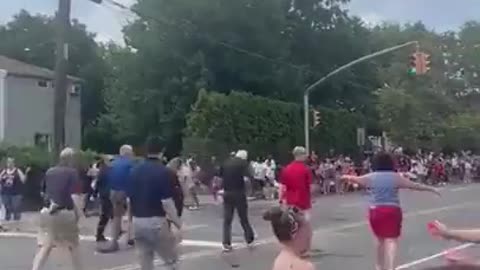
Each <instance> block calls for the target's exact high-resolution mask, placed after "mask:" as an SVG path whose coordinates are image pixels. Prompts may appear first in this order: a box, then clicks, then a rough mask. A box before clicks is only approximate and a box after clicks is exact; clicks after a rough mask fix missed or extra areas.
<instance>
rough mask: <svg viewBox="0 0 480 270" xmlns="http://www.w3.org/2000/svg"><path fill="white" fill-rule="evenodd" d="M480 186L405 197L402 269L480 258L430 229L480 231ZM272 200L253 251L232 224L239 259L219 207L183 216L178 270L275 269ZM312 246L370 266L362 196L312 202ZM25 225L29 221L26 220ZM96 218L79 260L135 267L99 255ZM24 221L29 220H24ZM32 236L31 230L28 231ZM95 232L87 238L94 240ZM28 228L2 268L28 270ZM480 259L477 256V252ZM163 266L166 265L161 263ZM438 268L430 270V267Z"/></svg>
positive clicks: (108, 267) (14, 238) (56, 263)
mask: <svg viewBox="0 0 480 270" xmlns="http://www.w3.org/2000/svg"><path fill="white" fill-rule="evenodd" d="M479 195H480V185H477V184H475V185H470V186H450V187H446V188H444V189H443V197H442V198H438V197H435V196H433V195H430V194H426V193H418V192H408V191H405V192H403V193H402V202H403V206H404V211H405V213H404V228H403V238H402V241H401V248H400V254H399V258H398V262H399V269H435V268H434V267H440V266H443V265H445V261H444V259H443V256H442V252H443V251H444V250H445V249H447V248H450V247H457V246H458V248H459V249H462V252H467V253H469V254H472V255H473V256H477V257H480V247H476V246H473V245H462V244H461V243H454V242H450V243H449V242H445V241H439V240H435V239H432V238H431V237H430V236H429V235H428V234H427V233H426V230H425V227H426V226H425V224H426V223H427V222H428V221H430V220H432V219H439V220H442V221H445V222H446V223H448V224H452V225H456V226H471V225H473V226H475V225H477V226H480V225H479V224H480V215H478V212H479V211H480V204H479V203H480V196H479ZM272 204H274V203H273V202H252V203H251V205H250V216H251V220H252V223H253V226H254V227H255V230H256V233H257V234H258V237H259V245H258V246H257V247H256V248H255V249H254V250H253V251H251V250H248V249H245V248H243V244H242V231H241V229H240V226H239V225H238V224H235V225H234V241H235V242H237V245H238V247H237V249H236V251H235V253H234V254H235V257H234V258H232V256H231V257H230V258H222V256H221V255H220V254H221V253H220V247H221V244H220V241H219V240H220V236H221V223H222V221H221V206H217V205H213V204H208V205H206V206H204V208H203V209H202V210H201V211H196V212H189V211H187V213H186V218H185V223H186V224H188V226H187V229H186V230H187V231H186V234H185V239H186V241H184V246H183V247H182V252H183V261H182V265H181V269H187V270H194V269H195V270H196V269H209V270H217V269H218V270H223V269H228V268H230V265H229V264H228V263H227V261H228V262H230V261H231V260H233V259H235V260H236V261H238V262H240V269H270V268H271V264H272V261H273V259H274V257H275V255H276V253H277V252H278V244H277V243H276V241H275V239H274V238H272V233H271V230H270V227H269V224H268V223H266V222H264V221H263V220H262V219H261V214H262V212H263V211H264V209H266V208H268V206H269V205H272ZM312 216H313V222H314V228H315V235H314V241H313V242H314V245H315V247H316V248H319V249H321V250H323V253H322V254H321V255H320V256H317V257H314V258H312V261H313V262H314V263H315V265H316V266H317V269H327V270H328V269H373V252H372V250H373V241H372V238H371V235H370V232H369V230H368V226H367V224H366V222H365V221H366V220H365V198H363V197H362V195H361V194H350V195H346V196H331V197H323V198H318V199H317V200H316V203H315V205H314V211H313V215H312ZM26 219H27V220H28V216H27V218H26ZM95 222H96V218H89V219H88V220H87V221H84V222H83V225H82V234H84V235H86V236H85V237H84V238H83V239H84V240H83V241H82V243H81V245H82V246H81V247H82V256H83V258H84V261H85V264H86V267H85V269H87V270H97V269H98V270H134V269H138V268H137V267H136V265H135V254H134V251H133V250H131V249H130V250H129V249H127V248H123V249H122V250H121V251H120V252H118V253H115V254H108V255H107V254H96V253H95V252H94V250H95V243H94V242H93V241H92V240H93V239H92V237H91V233H92V228H93V225H94V223H95ZM25 223H28V221H26V222H25ZM29 231H30V232H29ZM89 235H90V236H89ZM33 236H34V234H33V233H32V232H31V230H29V228H28V226H27V225H26V226H25V228H24V227H22V231H21V232H19V233H10V234H9V233H4V234H0V238H1V239H0V269H2V270H27V269H29V268H30V264H31V260H32V258H33V255H34V252H35V248H36V242H35V239H34V238H33ZM477 254H478V255H477ZM158 265H159V266H158V269H164V268H162V267H161V262H158ZM432 267H433V268H432ZM47 269H49V270H67V269H70V267H69V264H68V262H67V261H66V259H65V256H64V254H59V253H58V252H54V253H53V254H52V257H51V259H50V260H49V265H48V268H47Z"/></svg>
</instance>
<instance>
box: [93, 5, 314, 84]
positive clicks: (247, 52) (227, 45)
mask: <svg viewBox="0 0 480 270" xmlns="http://www.w3.org/2000/svg"><path fill="white" fill-rule="evenodd" d="M90 1H93V2H95V3H97V4H101V3H102V2H108V3H110V4H112V5H114V6H116V7H118V8H120V9H123V10H127V11H130V12H132V13H133V14H135V15H137V16H138V17H139V18H141V19H144V20H145V19H148V20H152V21H155V22H157V23H159V24H163V25H167V26H169V27H172V28H176V29H180V30H183V29H181V27H180V26H178V25H176V24H175V23H171V22H168V21H166V20H164V19H160V18H157V17H153V16H150V15H148V14H142V13H141V12H140V11H138V10H136V9H134V8H131V7H128V6H126V5H124V4H122V3H119V2H117V1H115V0H90ZM185 22H186V23H188V24H192V23H191V22H189V21H185ZM195 35H197V36H199V37H202V38H204V39H207V40H208V41H210V42H212V43H214V44H217V45H220V46H222V47H224V48H227V49H230V50H233V51H236V52H237V53H241V54H245V55H249V56H251V57H255V58H258V59H262V60H265V61H268V62H271V63H275V64H280V65H285V66H288V67H290V68H293V69H295V70H298V71H303V72H307V73H311V74H317V75H318V72H314V71H312V70H310V69H308V68H307V67H304V66H299V65H295V64H293V63H289V62H286V61H282V60H278V59H273V58H270V57H268V56H265V55H263V54H260V53H257V52H254V51H251V50H248V49H244V48H240V47H238V46H235V45H233V44H230V43H228V42H225V41H221V40H216V39H214V38H212V37H210V36H207V35H202V34H200V33H195Z"/></svg>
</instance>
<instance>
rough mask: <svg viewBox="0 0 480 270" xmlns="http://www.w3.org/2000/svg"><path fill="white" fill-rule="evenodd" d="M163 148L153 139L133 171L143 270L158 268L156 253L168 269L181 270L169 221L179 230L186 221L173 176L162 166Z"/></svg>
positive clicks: (131, 187)
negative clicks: (179, 207)
mask: <svg viewBox="0 0 480 270" xmlns="http://www.w3.org/2000/svg"><path fill="white" fill-rule="evenodd" d="M162 149H163V147H162V145H161V141H160V139H158V138H150V139H149V140H148V141H147V143H146V150H147V156H146V158H145V160H144V161H142V162H141V163H140V164H139V165H138V166H136V167H135V168H134V169H133V170H132V173H131V175H130V180H129V182H128V189H127V194H128V197H129V199H130V207H131V211H132V216H133V230H134V237H135V248H136V249H137V251H138V255H139V256H138V258H139V264H140V269H141V270H153V269H154V264H153V261H154V254H155V253H156V254H157V255H158V256H159V257H160V258H161V259H162V260H163V261H164V262H165V265H166V266H167V267H168V269H177V261H178V253H177V241H176V238H175V236H174V235H173V234H172V231H171V230H170V226H169V221H170V222H171V223H173V225H174V226H175V227H176V228H177V230H178V231H180V230H181V228H182V222H181V219H180V217H179V216H178V215H177V211H176V208H175V203H174V201H173V194H174V193H173V192H174V191H173V187H172V181H173V179H172V174H171V173H170V172H169V170H168V168H166V167H165V166H164V165H163V163H162V159H161V157H162V156H161V151H162Z"/></svg>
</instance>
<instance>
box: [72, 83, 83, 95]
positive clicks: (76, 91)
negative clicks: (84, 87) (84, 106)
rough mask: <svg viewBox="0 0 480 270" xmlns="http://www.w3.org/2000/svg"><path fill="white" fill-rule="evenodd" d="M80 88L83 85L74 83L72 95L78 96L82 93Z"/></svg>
mask: <svg viewBox="0 0 480 270" xmlns="http://www.w3.org/2000/svg"><path fill="white" fill-rule="evenodd" d="M80 90H81V87H80V85H78V84H75V85H72V88H71V89H70V95H71V96H78V95H80Z"/></svg>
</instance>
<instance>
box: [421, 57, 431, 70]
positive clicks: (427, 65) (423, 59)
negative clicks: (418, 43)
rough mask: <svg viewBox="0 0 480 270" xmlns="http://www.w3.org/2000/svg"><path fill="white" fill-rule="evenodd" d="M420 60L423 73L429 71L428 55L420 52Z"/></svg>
mask: <svg viewBox="0 0 480 270" xmlns="http://www.w3.org/2000/svg"><path fill="white" fill-rule="evenodd" d="M422 62H423V73H422V74H425V73H427V72H429V71H430V55H429V54H426V53H422Z"/></svg>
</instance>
